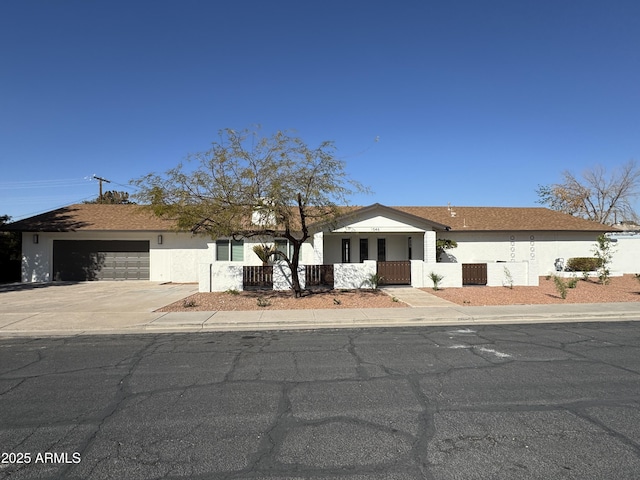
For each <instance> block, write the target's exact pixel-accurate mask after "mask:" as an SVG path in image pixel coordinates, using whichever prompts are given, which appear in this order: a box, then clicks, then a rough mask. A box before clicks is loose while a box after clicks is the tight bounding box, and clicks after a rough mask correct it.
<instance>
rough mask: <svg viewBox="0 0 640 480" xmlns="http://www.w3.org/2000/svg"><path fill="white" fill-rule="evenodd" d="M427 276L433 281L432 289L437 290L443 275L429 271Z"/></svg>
mask: <svg viewBox="0 0 640 480" xmlns="http://www.w3.org/2000/svg"><path fill="white" fill-rule="evenodd" d="M429 278H430V279H431V281H432V282H433V289H434V290H439V289H440V282H441V281H442V280H443V279H444V276H443V275H440V274H438V273H436V272H431V273H429Z"/></svg>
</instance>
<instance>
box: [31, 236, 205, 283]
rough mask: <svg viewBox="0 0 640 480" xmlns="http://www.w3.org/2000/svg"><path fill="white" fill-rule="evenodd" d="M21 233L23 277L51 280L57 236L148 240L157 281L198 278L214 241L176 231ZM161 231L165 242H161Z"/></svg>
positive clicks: (153, 276) (152, 276) (151, 276)
mask: <svg viewBox="0 0 640 480" xmlns="http://www.w3.org/2000/svg"><path fill="white" fill-rule="evenodd" d="M33 235H34V234H33V233H23V236H22V281H23V282H50V281H53V280H54V279H55V278H54V276H55V274H54V272H53V241H54V240H146V241H148V242H149V267H150V268H149V279H150V280H151V281H155V282H178V283H190V282H197V281H198V265H199V264H200V263H202V262H206V261H210V260H211V258H212V255H213V247H214V245H213V244H212V243H211V240H209V239H208V238H206V237H200V236H192V235H190V234H187V233H175V232H38V243H37V244H35V243H33ZM158 235H162V244H158Z"/></svg>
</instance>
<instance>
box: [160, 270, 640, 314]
mask: <svg viewBox="0 0 640 480" xmlns="http://www.w3.org/2000/svg"><path fill="white" fill-rule="evenodd" d="M567 280H568V279H565V281H567ZM422 290H424V291H425V292H428V293H431V294H433V295H437V296H438V297H440V298H443V299H445V300H449V301H450V302H453V303H457V304H458V305H470V306H471V305H472V306H480V305H535V304H545V303H609V302H638V301H640V282H639V281H638V280H637V279H636V278H635V276H634V275H624V276H622V277H612V278H611V281H610V283H609V285H601V284H600V283H598V279H597V278H591V279H589V280H588V281H585V280H582V279H580V280H578V281H577V282H576V285H575V288H568V289H567V296H566V299H564V300H563V299H562V298H561V296H560V293H559V292H558V290H557V289H556V286H555V283H554V281H553V279H552V278H546V277H540V285H539V286H538V287H513V288H509V287H482V286H479V287H474V286H468V287H462V288H446V289H442V290H438V291H434V290H433V289H431V288H424V289H422ZM403 307H404V308H408V305H407V304H405V303H403V302H401V301H398V299H394V298H392V297H390V296H388V295H387V294H385V293H384V292H382V291H380V290H346V291H345V290H323V291H316V292H313V293H309V292H306V293H305V295H304V296H303V297H302V298H294V297H293V295H292V294H291V292H274V291H264V290H262V291H243V292H213V293H196V294H194V295H191V296H189V297H187V298H184V299H182V300H180V301H178V302H175V303H172V304H170V305H167V306H166V307H163V308H161V309H159V310H158V311H159V312H179V311H218V310H261V309H265V310H306V309H340V308H403Z"/></svg>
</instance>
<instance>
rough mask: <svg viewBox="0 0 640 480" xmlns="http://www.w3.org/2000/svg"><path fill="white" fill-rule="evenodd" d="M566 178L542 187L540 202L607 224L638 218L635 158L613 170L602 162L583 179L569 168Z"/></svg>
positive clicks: (639, 171) (638, 185)
mask: <svg viewBox="0 0 640 480" xmlns="http://www.w3.org/2000/svg"><path fill="white" fill-rule="evenodd" d="M562 178H563V180H562V183H554V184H552V185H541V186H539V187H538V189H537V190H536V193H537V194H538V197H539V198H538V203H540V204H542V205H547V206H548V207H549V208H551V209H553V210H558V211H561V212H564V213H568V214H570V215H574V216H578V217H583V218H586V219H589V220H594V221H596V222H600V223H603V224H606V225H613V224H615V223H618V222H621V221H634V222H635V221H637V220H638V215H637V214H636V212H635V209H634V208H633V204H632V202H633V200H634V199H635V198H636V197H638V195H640V168H639V167H638V165H637V164H636V162H635V161H634V160H631V161H629V162H627V163H626V164H624V165H623V166H622V167H619V168H617V169H615V170H613V171H612V172H611V174H607V171H606V169H605V167H603V166H601V165H598V166H596V167H594V168H592V169H590V170H586V171H585V172H584V173H583V174H582V178H580V179H579V178H576V177H575V176H574V175H573V174H572V173H571V172H569V171H564V172H563V173H562Z"/></svg>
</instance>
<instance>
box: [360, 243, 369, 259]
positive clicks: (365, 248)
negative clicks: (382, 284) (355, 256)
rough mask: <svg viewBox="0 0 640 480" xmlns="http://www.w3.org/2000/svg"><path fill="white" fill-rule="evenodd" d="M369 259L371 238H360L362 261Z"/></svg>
mask: <svg viewBox="0 0 640 480" xmlns="http://www.w3.org/2000/svg"><path fill="white" fill-rule="evenodd" d="M365 260H369V239H368V238H361V239H360V263H362V262H364V261H365Z"/></svg>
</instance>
